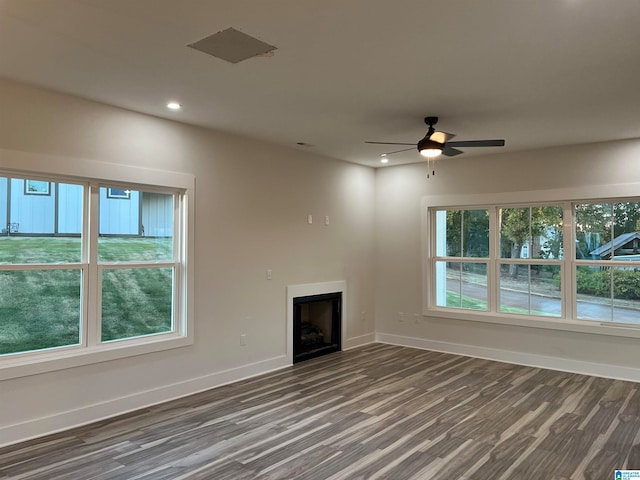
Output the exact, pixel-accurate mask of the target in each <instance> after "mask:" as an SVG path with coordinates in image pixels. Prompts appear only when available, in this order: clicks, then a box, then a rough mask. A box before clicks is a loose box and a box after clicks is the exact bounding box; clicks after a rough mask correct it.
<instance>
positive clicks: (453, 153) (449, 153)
mask: <svg viewBox="0 0 640 480" xmlns="http://www.w3.org/2000/svg"><path fill="white" fill-rule="evenodd" d="M461 153H464V152H463V151H462V150H458V149H457V148H451V147H450V146H448V145H447V146H445V147H444V150H442V154H443V155H446V156H447V157H455V156H456V155H460V154H461Z"/></svg>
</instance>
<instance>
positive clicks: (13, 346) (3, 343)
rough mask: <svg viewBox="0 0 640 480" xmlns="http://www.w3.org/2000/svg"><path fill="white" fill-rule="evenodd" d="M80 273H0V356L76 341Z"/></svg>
mask: <svg viewBox="0 0 640 480" xmlns="http://www.w3.org/2000/svg"><path fill="white" fill-rule="evenodd" d="M81 277H82V274H81V271H80V270H26V271H2V272H0V354H5V353H16V352H25V351H29V350H41V349H44V348H52V347H60V346H65V345H77V344H78V343H79V342H80V311H81V310H80V304H81V302H80V286H81V283H82V282H81Z"/></svg>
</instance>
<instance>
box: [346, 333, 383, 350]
mask: <svg viewBox="0 0 640 480" xmlns="http://www.w3.org/2000/svg"><path fill="white" fill-rule="evenodd" d="M375 341H376V334H375V333H367V334H365V335H360V336H359V337H352V338H348V339H346V340H345V341H344V344H343V345H342V350H351V349H352V348H356V347H361V346H363V345H368V344H370V343H373V342H375Z"/></svg>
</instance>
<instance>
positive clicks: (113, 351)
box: [0, 149, 195, 380]
mask: <svg viewBox="0 0 640 480" xmlns="http://www.w3.org/2000/svg"><path fill="white" fill-rule="evenodd" d="M0 175H2V176H6V177H11V176H14V177H23V178H29V179H37V180H47V181H56V182H61V183H62V182H68V183H76V184H82V185H84V187H85V191H84V208H83V216H84V218H83V232H82V234H83V238H85V239H87V241H83V249H86V248H88V249H89V251H83V252H82V254H83V255H82V262H81V263H73V264H63V265H62V266H60V265H51V266H47V265H44V266H43V265H42V264H36V265H33V266H31V265H28V266H23V265H20V266H16V267H15V269H20V270H25V269H31V268H33V269H46V268H63V267H64V268H67V267H71V268H80V269H82V272H83V285H82V289H83V291H84V292H87V293H86V294H83V295H82V299H83V303H82V306H81V308H82V315H83V317H84V318H85V319H86V320H85V321H84V322H83V324H82V326H81V332H80V344H79V345H71V346H64V347H55V348H50V349H43V350H40V351H34V352H24V353H20V352H18V353H15V354H7V355H2V356H0V380H5V379H10V378H17V377H23V376H28V375H34V374H39V373H45V372H50V371H56V370H61V369H66V368H71V367H77V366H81V365H88V364H93V363H99V362H104V361H109V360H115V359H119V358H126V357H130V356H134V355H141V354H147V353H152V352H158V351H162V350H168V349H173V348H179V347H185V346H188V345H192V344H193V342H194V319H193V311H194V307H193V304H194V296H193V280H194V275H193V268H192V265H193V259H192V256H193V251H194V248H193V247H194V235H193V233H194V232H193V220H192V219H193V216H194V202H193V198H194V194H195V178H194V176H193V175H190V174H184V173H179V172H166V171H160V170H152V169H146V168H140V167H133V166H129V165H120V164H111V163H106V162H96V161H90V160H82V161H78V160H77V159H66V158H61V157H54V156H49V155H41V154H32V153H25V152H16V151H10V150H3V149H0ZM113 185H116V186H118V187H120V186H122V187H125V188H130V189H131V190H141V191H152V192H154V191H155V192H159V193H174V225H173V229H174V231H173V233H174V238H173V241H174V242H176V244H175V248H174V255H175V256H176V257H175V258H173V259H171V260H170V261H162V262H154V263H153V264H148V263H145V262H118V264H117V265H116V264H114V263H107V262H102V263H100V264H99V263H98V262H97V253H96V252H97V248H96V247H97V241H98V240H97V238H98V236H97V229H94V230H96V231H95V232H94V231H90V229H89V228H90V226H89V222H88V221H87V220H88V218H89V216H91V217H92V218H94V219H96V218H98V216H97V215H98V208H99V202H98V196H99V193H98V192H99V188H100V186H113ZM90 196H92V201H91V202H90V201H89V198H90ZM89 205H90V208H91V212H90V211H89V208H88V207H89ZM95 226H96V227H97V223H96V225H95ZM89 254H91V255H95V258H92V259H89V257H88V255H89ZM168 266H170V267H172V268H174V289H175V293H176V294H175V300H174V305H173V315H172V316H173V320H172V326H173V328H172V330H173V331H171V332H167V333H158V334H152V335H144V336H140V337H133V338H126V339H119V340H112V341H106V342H102V341H101V338H100V321H99V318H100V313H101V312H100V310H101V305H100V292H99V290H100V277H99V275H100V270H101V269H102V268H105V267H106V268H129V267H132V268H133V267H145V268H146V267H150V268H156V267H158V268H159V267H168ZM11 268H13V267H11ZM85 300H87V301H85ZM89 308H93V309H94V311H92V312H89V310H88V309H89ZM87 322H92V324H91V325H89V324H88V323H87Z"/></svg>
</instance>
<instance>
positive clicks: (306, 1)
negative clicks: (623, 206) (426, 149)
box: [0, 0, 640, 167]
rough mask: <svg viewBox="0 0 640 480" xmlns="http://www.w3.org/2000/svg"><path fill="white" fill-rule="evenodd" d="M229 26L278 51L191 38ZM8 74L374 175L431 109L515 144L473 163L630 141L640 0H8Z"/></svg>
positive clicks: (637, 131) (636, 111) (415, 134)
mask: <svg viewBox="0 0 640 480" xmlns="http://www.w3.org/2000/svg"><path fill="white" fill-rule="evenodd" d="M229 27H234V28H236V29H238V30H240V31H242V32H244V33H247V34H249V35H252V36H254V37H256V38H258V39H260V40H262V41H264V42H266V43H269V44H271V45H275V46H276V47H277V50H276V51H275V54H274V55H273V56H272V57H265V58H263V57H256V58H251V59H249V60H246V61H244V62H241V63H238V64H231V63H227V62H225V61H223V60H219V59H216V58H214V57H211V56H208V55H205V54H203V53H200V52H197V51H195V50H193V49H191V48H188V47H187V46H186V45H187V44H190V43H193V42H195V41H197V40H200V39H201V38H203V37H206V36H207V35H210V34H212V33H215V32H218V31H220V30H224V29H226V28H229ZM0 76H3V77H7V78H10V79H15V80H19V81H23V82H26V83H30V84H34V85H39V86H43V87H47V88H51V89H54V90H58V91H62V92H67V93H72V94H75V95H79V96H82V97H86V98H90V99H95V100H98V101H102V102H105V103H109V104H113V105H117V106H121V107H125V108H129V109H132V110H136V111H140V112H144V113H148V114H152V115H157V116H161V117H166V118H171V119H175V120H179V121H183V122H187V123H191V124H196V125H202V126H207V127H211V128H214V129H218V130H222V131H227V132H233V133H237V134H240V135H245V136H249V137H253V138H258V139H264V140H268V141H271V142H274V143H279V144H282V145H288V146H292V147H294V148H301V149H308V150H311V151H314V152H317V153H320V154H323V155H327V156H330V157H335V158H338V159H342V160H347V161H351V162H357V163H361V164H364V165H370V166H375V167H377V166H379V165H380V163H379V154H380V153H383V152H385V151H390V150H393V148H391V149H387V148H386V147H383V146H376V145H365V144H364V141H365V140H379V141H390V142H417V140H419V139H420V138H421V137H422V136H423V135H424V133H425V131H426V126H425V125H424V123H423V117H425V116H426V115H438V116H440V123H439V124H438V127H439V128H440V129H441V130H444V131H447V132H452V133H456V134H457V138H456V140H474V139H483V138H504V139H505V140H506V143H507V146H506V147H505V148H503V149H497V148H485V149H473V151H472V150H471V149H469V150H467V152H466V153H465V156H469V155H473V154H474V153H475V154H477V153H490V152H494V151H511V150H523V149H530V148H537V147H548V146H555V145H567V144H576V143H586V142H594V141H602V140H613V139H624V138H633V137H640V121H639V119H640V1H638V0H615V1H614V0H610V1H602V0H535V1H531V0H530V1H527V0H482V1H480V0H393V1H390V0H271V1H267V0H0ZM171 99H177V100H179V101H180V102H181V103H182V104H183V105H184V108H183V109H182V110H181V111H179V112H172V111H169V110H167V109H166V107H165V104H166V102H167V101H168V100H171ZM296 142H305V143H307V144H311V145H313V146H311V147H309V146H307V147H299V146H296ZM417 161H420V156H419V155H418V153H417V152H415V151H410V152H408V153H404V154H398V155H394V156H393V157H392V161H391V162H390V165H393V164H398V163H409V162H417ZM447 161H456V159H455V158H451V159H447Z"/></svg>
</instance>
